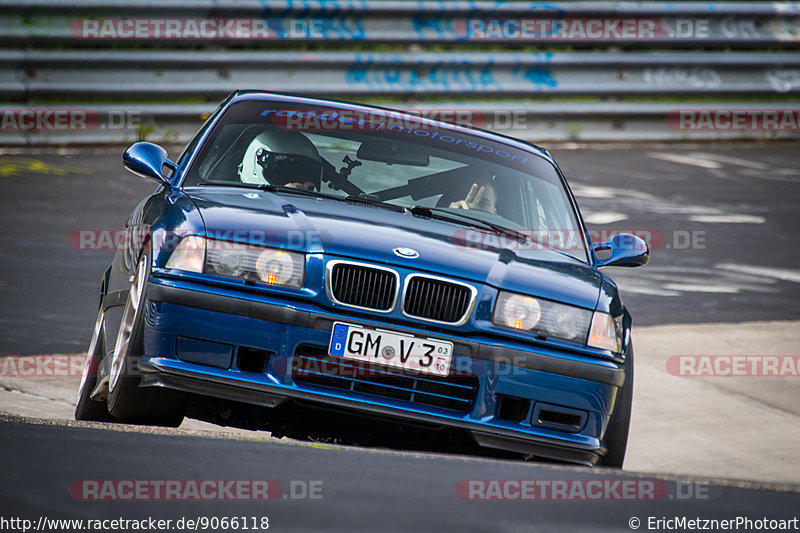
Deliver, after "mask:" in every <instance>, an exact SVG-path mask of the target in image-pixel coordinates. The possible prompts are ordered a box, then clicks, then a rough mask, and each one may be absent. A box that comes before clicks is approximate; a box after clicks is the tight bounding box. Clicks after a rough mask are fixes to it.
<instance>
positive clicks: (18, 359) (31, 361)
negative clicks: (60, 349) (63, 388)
mask: <svg viewBox="0 0 800 533" xmlns="http://www.w3.org/2000/svg"><path fill="white" fill-rule="evenodd" d="M85 362H86V356H85V355H83V354H75V355H6V356H3V357H0V377H7V378H53V377H56V378H64V377H78V376H80V375H81V373H82V372H83V367H84V363H85Z"/></svg>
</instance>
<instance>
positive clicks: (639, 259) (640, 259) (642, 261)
mask: <svg viewBox="0 0 800 533" xmlns="http://www.w3.org/2000/svg"><path fill="white" fill-rule="evenodd" d="M592 250H593V251H594V252H595V253H596V252H597V251H599V250H611V253H610V254H609V256H608V257H607V258H605V259H603V260H602V261H600V260H598V262H597V266H598V267H604V266H617V267H640V266H644V265H646V264H647V262H648V261H650V250H649V249H648V247H647V243H646V242H645V241H644V239H642V238H641V237H637V236H636V235H631V234H630V233H618V234H616V235H614V236H613V237H611V242H603V243H597V244H593V245H592Z"/></svg>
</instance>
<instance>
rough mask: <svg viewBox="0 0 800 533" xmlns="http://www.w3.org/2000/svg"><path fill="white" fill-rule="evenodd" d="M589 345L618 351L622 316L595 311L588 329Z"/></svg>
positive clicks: (620, 341) (619, 348)
mask: <svg viewBox="0 0 800 533" xmlns="http://www.w3.org/2000/svg"><path fill="white" fill-rule="evenodd" d="M588 344H589V346H593V347H595V348H602V349H604V350H611V351H612V352H616V353H620V351H621V350H622V317H621V316H620V317H619V318H616V319H614V318H612V317H611V315H609V314H608V313H601V312H600V311H595V313H594V316H593V317H592V327H591V329H590V331H589V342H588Z"/></svg>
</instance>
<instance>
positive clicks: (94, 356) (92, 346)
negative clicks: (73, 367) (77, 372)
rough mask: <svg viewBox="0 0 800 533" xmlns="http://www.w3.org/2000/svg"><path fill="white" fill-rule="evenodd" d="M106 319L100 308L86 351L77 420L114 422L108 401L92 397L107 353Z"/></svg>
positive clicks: (76, 413)
mask: <svg viewBox="0 0 800 533" xmlns="http://www.w3.org/2000/svg"><path fill="white" fill-rule="evenodd" d="M104 320H105V312H104V311H103V309H100V311H99V312H98V313H97V320H96V321H95V323H94V333H92V340H91V341H90V342H89V349H88V350H87V352H86V363H85V364H84V366H83V375H82V376H81V386H80V389H78V405H77V406H76V407H75V420H90V421H93V422H114V417H113V416H111V415H110V414H109V412H108V407H107V406H106V402H104V401H99V402H96V401H94V400H92V398H91V394H92V391H93V390H94V388H95V386H96V385H97V369H98V367H99V366H100V360H101V359H102V358H103V356H104V355H105V343H104V342H103V325H104Z"/></svg>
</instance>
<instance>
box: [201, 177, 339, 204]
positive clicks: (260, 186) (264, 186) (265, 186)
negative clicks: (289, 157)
mask: <svg viewBox="0 0 800 533" xmlns="http://www.w3.org/2000/svg"><path fill="white" fill-rule="evenodd" d="M198 185H200V186H204V187H238V188H240V189H255V190H257V191H267V192H280V193H292V194H300V195H303V196H312V197H315V198H334V199H337V200H341V199H342V197H341V196H336V195H334V194H326V193H324V192H317V191H309V190H306V189H295V188H294V187H282V186H279V185H270V184H269V183H242V182H238V181H231V182H213V181H206V182H202V183H198Z"/></svg>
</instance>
